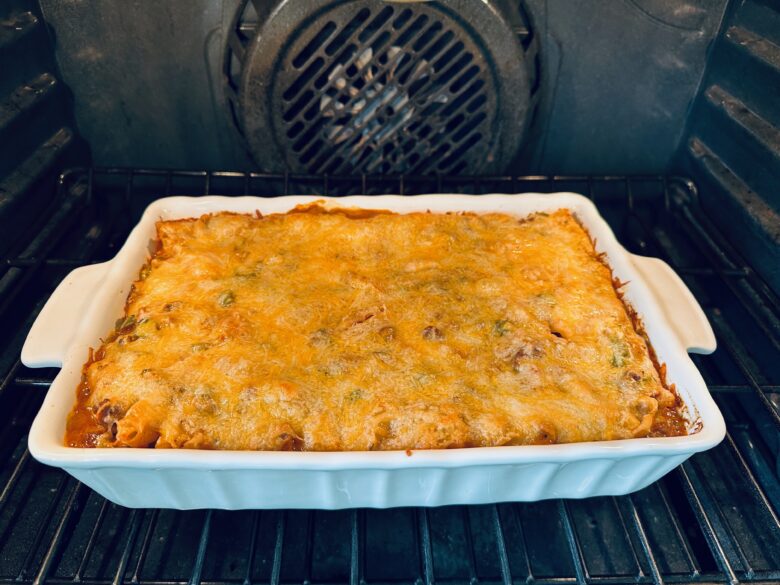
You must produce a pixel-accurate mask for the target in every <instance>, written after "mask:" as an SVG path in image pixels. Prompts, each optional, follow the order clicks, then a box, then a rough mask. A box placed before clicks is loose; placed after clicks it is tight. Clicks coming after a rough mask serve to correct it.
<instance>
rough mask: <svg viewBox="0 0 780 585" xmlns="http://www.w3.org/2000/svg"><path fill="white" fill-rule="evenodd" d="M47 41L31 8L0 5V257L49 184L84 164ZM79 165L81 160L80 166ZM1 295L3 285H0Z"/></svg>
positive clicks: (21, 2) (27, 2) (15, 2)
mask: <svg viewBox="0 0 780 585" xmlns="http://www.w3.org/2000/svg"><path fill="white" fill-rule="evenodd" d="M71 102H72V96H71V95H70V93H69V91H68V90H67V88H66V87H65V85H64V84H63V83H62V81H61V78H60V76H59V72H58V71H57V66H56V63H55V60H54V55H53V50H52V45H51V43H50V36H49V35H48V34H47V27H46V24H45V23H44V21H43V19H42V18H41V14H40V11H39V7H38V5H37V3H36V2H35V1H34V0H9V1H7V2H3V3H2V4H1V5H0V254H4V253H6V252H7V251H8V249H9V247H11V246H13V245H15V243H16V242H17V241H18V239H19V238H20V236H21V234H23V233H24V231H25V230H26V229H27V228H28V226H29V225H30V223H32V222H34V221H35V220H36V219H40V210H41V208H42V207H43V206H45V205H46V204H47V203H48V202H49V200H50V199H51V188H50V185H51V181H52V180H53V178H54V177H56V176H57V174H59V172H60V170H61V169H62V167H63V166H66V165H69V164H73V162H74V161H75V160H78V159H79V155H81V156H82V157H84V155H85V149H84V145H83V143H81V142H80V141H79V140H78V138H77V137H78V133H77V131H76V126H75V122H74V119H73V113H72V103H71ZM82 160H83V158H82ZM0 288H2V283H0Z"/></svg>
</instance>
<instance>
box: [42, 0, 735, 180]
mask: <svg viewBox="0 0 780 585" xmlns="http://www.w3.org/2000/svg"><path fill="white" fill-rule="evenodd" d="M296 1H301V2H303V1H308V0H296ZM40 4H41V7H42V9H43V12H44V15H45V18H46V20H47V22H48V23H49V25H50V26H51V27H52V29H53V31H54V35H55V38H56V55H57V59H58V62H59V64H60V67H61V70H62V72H63V76H64V79H65V81H66V82H67V84H68V85H69V87H70V88H71V89H72V90H73V93H74V94H75V97H76V117H77V119H78V121H79V126H80V128H81V130H82V132H83V134H84V136H85V137H86V138H87V139H88V141H89V142H90V144H91V146H92V154H93V158H94V163H95V164H96V165H122V166H155V167H160V166H164V167H173V168H234V169H244V170H246V169H251V168H254V164H253V163H252V162H251V161H250V159H249V157H248V156H247V155H246V154H245V152H244V150H243V148H242V146H241V144H240V141H239V139H238V136H237V134H236V132H235V130H234V129H233V127H232V123H231V120H230V118H229V115H228V113H227V107H226V104H225V99H224V96H223V91H222V85H221V64H222V63H221V59H222V54H223V46H224V43H225V38H226V31H227V30H228V27H229V25H230V21H231V19H232V18H233V15H234V12H235V10H236V6H237V5H238V2H237V0H222V1H221V2H215V1H211V0H187V1H183V0H180V1H170V0H169V1H164V2H149V1H138V0H136V1H127V2H119V1H117V0H95V1H93V2H74V1H63V0H40ZM725 5H726V0H687V1H673V0H610V1H603V2H602V1H596V0H591V1H590V2H572V1H571V0H528V1H527V8H528V12H529V13H530V15H531V18H532V19H533V21H534V30H533V33H534V34H537V35H539V39H540V41H541V47H540V52H541V55H542V61H541V69H542V71H541V73H542V83H543V92H544V93H543V103H542V106H541V108H540V110H539V116H538V120H537V123H536V126H535V128H534V132H533V133H532V134H531V136H530V138H529V141H528V143H527V147H526V148H525V150H524V153H523V154H522V155H521V157H520V160H519V161H518V163H517V164H515V165H513V166H512V171H513V172H515V173H520V172H556V173H612V172H614V173H618V172H619V173H635V172H645V173H648V172H649V173H653V172H662V171H664V170H665V169H666V168H667V166H668V164H669V161H670V159H671V157H672V155H673V153H674V151H675V149H676V147H677V144H678V142H679V141H680V139H681V136H682V130H683V127H684V124H685V118H686V114H687V112H688V110H689V107H690V104H691V102H692V100H693V98H694V96H695V95H696V91H697V88H698V86H699V83H700V80H701V77H702V74H703V71H704V66H705V62H706V57H707V50H708V47H709V45H710V43H711V41H712V40H713V39H714V38H715V36H716V34H717V32H718V28H719V25H720V22H721V18H722V16H723V12H724V9H725Z"/></svg>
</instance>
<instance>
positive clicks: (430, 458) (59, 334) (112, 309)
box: [22, 193, 725, 509]
mask: <svg viewBox="0 0 780 585" xmlns="http://www.w3.org/2000/svg"><path fill="white" fill-rule="evenodd" d="M317 200H320V201H325V202H326V204H327V205H333V206H341V207H362V208H371V209H375V208H376V209H390V210H393V211H397V212H401V213H404V212H411V211H420V210H431V211H434V212H444V211H472V212H489V211H497V212H502V213H508V214H513V215H517V216H526V215H528V214H529V213H532V212H535V211H545V210H547V211H550V210H555V209H561V208H567V209H570V210H572V211H573V212H574V213H575V214H576V215H577V217H578V218H579V219H580V221H581V222H582V223H583V225H584V226H585V227H586V228H587V230H588V231H589V232H590V234H591V236H592V237H593V238H595V240H596V243H597V248H598V250H599V251H601V252H605V253H606V255H607V259H608V262H609V264H610V266H611V267H612V269H613V271H614V274H615V276H616V277H617V278H619V279H620V280H621V281H622V282H627V283H628V284H627V285H626V287H625V289H624V290H625V296H626V299H627V301H628V302H629V303H630V304H631V305H632V306H633V307H634V308H635V309H636V311H637V312H638V313H639V315H640V317H641V318H642V320H643V322H644V325H645V328H646V331H647V334H648V336H649V338H650V340H651V342H652V345H653V347H654V348H655V350H656V352H657V354H658V358H659V360H660V361H661V362H663V363H665V364H666V365H667V372H668V379H669V381H670V382H673V383H675V384H676V385H677V389H678V392H679V394H680V396H681V397H682V399H683V400H684V402H685V404H686V406H687V409H688V412H689V414H690V419H691V428H694V427H695V428H697V429H698V431H697V432H695V433H693V434H691V435H689V436H686V437H674V438H658V439H655V438H653V439H650V438H645V439H629V440H621V441H609V442H594V443H580V444H569V445H544V446H517V447H493V448H474V449H454V450H435V451H414V452H411V453H410V454H409V453H406V452H395V451H390V452H358V453H352V452H350V453H297V452H284V453H271V452H236V451H185V450H153V449H75V448H70V447H66V446H64V444H63V436H64V433H65V421H66V417H67V415H68V412H69V411H70V410H71V408H72V407H73V404H74V402H75V389H76V386H77V384H78V382H79V378H80V375H81V368H82V364H83V363H84V362H85V360H86V359H87V353H88V350H89V348H90V347H97V346H98V345H99V344H100V342H99V339H100V338H101V337H102V336H105V335H107V333H108V332H109V331H110V330H111V329H112V326H113V324H114V321H115V320H116V319H117V318H118V317H120V316H121V315H122V310H123V306H124V303H125V299H126V297H127V294H128V291H129V288H130V284H131V283H132V281H133V280H134V279H135V278H136V277H137V274H138V270H139V268H140V266H141V265H142V264H143V263H144V261H145V260H146V258H147V255H148V249H149V242H150V240H152V239H153V238H154V237H155V222H156V221H157V220H158V219H161V218H162V219H175V218H183V217H195V216H200V215H201V214H204V213H209V212H217V211H235V212H245V213H251V212H254V211H255V210H259V211H260V212H261V213H263V214H269V213H275V212H285V211H287V210H289V209H291V208H293V207H295V206H296V205H299V204H301V203H308V202H311V201H317ZM714 350H715V337H714V335H713V332H712V329H711V328H710V325H709V323H708V322H707V319H706V317H705V315H704V313H703V312H702V310H701V308H700V307H699V305H698V304H697V302H696V300H695V299H694V297H693V295H692V294H691V293H690V291H688V289H687V288H686V287H685V285H684V284H683V283H682V281H681V280H680V279H679V277H678V276H677V275H676V274H675V273H674V272H673V271H672V269H671V268H670V267H669V266H668V265H667V264H665V263H664V262H662V261H661V260H658V259H654V258H644V257H640V256H634V255H631V254H629V253H628V252H627V251H626V250H625V249H624V248H623V247H622V246H621V245H620V244H619V243H618V242H617V241H616V239H615V236H614V235H613V233H612V231H611V230H610V228H609V226H608V225H607V224H606V222H605V221H604V220H603V219H602V218H601V217H600V215H599V213H598V211H597V210H596V207H595V206H594V205H593V204H592V203H591V202H590V201H589V200H588V199H587V198H585V197H583V196H581V195H575V194H570V193H560V194H549V195H539V194H526V195H481V196H469V195H424V196H416V197H409V196H404V197H400V196H376V197H347V198H341V199H328V198H323V197H306V196H301V197H278V198H257V197H240V198H228V197H197V198H191V197H171V198H166V199H160V200H158V201H156V202H155V203H153V204H152V205H151V206H150V207H149V208H148V209H147V210H146V212H145V213H144V215H143V217H142V218H141V221H140V223H139V224H138V225H137V226H136V227H135V229H134V230H133V231H132V233H131V234H130V236H129V237H128V239H127V242H126V243H125V245H124V246H123V247H122V249H121V250H120V251H119V253H118V254H117V255H116V257H115V258H114V259H113V260H111V261H109V262H105V263H103V264H96V265H92V266H85V267H83V268H78V269H76V270H74V271H73V272H71V273H70V275H68V277H67V278H66V279H65V280H64V281H63V282H62V283H61V284H60V285H59V287H58V288H57V289H56V290H55V291H54V294H52V296H51V298H50V299H49V301H48V303H47V304H46V306H45V307H44V308H43V310H42V311H41V313H40V315H39V316H38V319H37V320H36V322H35V324H34V325H33V327H32V329H31V331H30V333H29V335H28V337H27V341H26V343H25V345H24V348H23V350H22V361H23V362H24V364H25V365H27V366H29V367H52V366H56V367H60V366H61V367H62V370H61V371H60V373H59V374H58V375H57V377H56V378H55V380H54V382H53V383H52V385H51V388H50V389H49V391H48V393H47V395H46V399H45V400H44V402H43V405H42V406H41V410H40V412H39V413H38V415H37V417H36V418H35V421H34V422H33V425H32V429H31V431H30V437H29V447H30V452H31V454H32V455H33V457H35V458H36V459H38V460H39V461H41V462H43V463H46V464H48V465H53V466H55V467H61V468H62V469H64V470H65V471H67V472H68V473H70V474H71V475H73V476H74V477H76V478H77V479H79V480H81V481H82V482H84V483H85V484H87V485H88V486H90V487H91V488H93V489H95V490H96V491H97V492H99V493H100V494H101V495H103V496H105V497H106V498H108V499H109V500H112V501H114V502H116V503H118V504H121V505H124V506H130V507H161V508H179V509H190V508H207V507H208V508H225V509H237V508H328V509H337V508H350V507H362V506H367V507H377V508H385V507H393V506H440V505H447V504H484V503H492V502H502V501H533V500H540V499H545V498H584V497H589V496H598V495H619V494H625V493H628V492H632V491H634V490H638V489H641V488H642V487H644V486H646V485H648V484H650V483H651V482H653V481H655V480H657V479H658V478H660V477H661V476H663V475H664V474H665V473H667V472H669V471H670V470H671V469H673V468H674V467H676V466H677V465H679V464H680V463H682V462H683V461H684V460H686V459H687V458H688V457H690V456H691V455H692V454H694V453H696V452H699V451H704V450H706V449H710V448H711V447H714V446H715V445H717V444H718V443H719V442H720V441H721V440H722V439H723V437H724V434H725V425H724V422H723V418H722V416H721V414H720V412H719V411H718V408H717V406H716V405H715V403H714V401H713V400H712V397H711V396H710V394H709V392H708V390H707V387H706V386H705V384H704V381H703V380H702V377H701V375H700V374H699V372H698V371H697V369H696V368H695V366H694V364H693V362H692V361H691V360H690V358H689V357H688V354H687V352H689V351H690V352H697V353H711V352H712V351H714Z"/></svg>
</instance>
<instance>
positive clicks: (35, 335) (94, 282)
mask: <svg viewBox="0 0 780 585" xmlns="http://www.w3.org/2000/svg"><path fill="white" fill-rule="evenodd" d="M109 265H110V263H109V262H103V263H102V264H91V265H89V266H82V267H81V268H76V270H74V271H72V272H71V273H70V274H68V276H66V277H65V279H64V280H63V281H62V282H61V283H60V284H59V286H57V288H56V289H55V290H54V292H53V293H52V295H51V297H49V300H48V301H46V304H45V305H44V306H43V309H42V310H41V312H40V313H39V314H38V318H37V319H36V320H35V323H33V326H32V328H31V329H30V332H29V333H28V334H27V339H26V340H25V342H24V347H22V363H23V364H24V365H25V366H27V367H29V368H51V367H62V361H63V359H64V358H65V353H66V352H67V350H68V347H69V346H70V344H71V341H72V340H73V336H74V335H75V333H76V330H77V329H78V326H79V324H80V323H81V320H82V318H83V317H84V314H85V313H86V311H87V309H88V308H89V305H90V303H91V302H92V299H93V297H94V293H95V292H96V291H97V289H98V285H99V283H100V282H101V281H102V280H103V278H104V276H105V275H106V272H107V271H108V267H109Z"/></svg>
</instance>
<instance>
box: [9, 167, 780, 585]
mask: <svg viewBox="0 0 780 585" xmlns="http://www.w3.org/2000/svg"><path fill="white" fill-rule="evenodd" d="M529 191H533V192H551V191H576V192H580V193H583V194H585V195H587V196H588V197H590V198H591V199H593V200H594V202H595V203H596V204H597V206H599V208H600V209H601V210H602V212H603V214H604V215H605V217H607V219H608V220H609V221H610V223H611V224H612V226H613V229H615V230H616V232H617V234H618V237H619V239H621V241H623V242H624V243H625V244H627V246H628V247H629V248H630V249H631V250H632V251H634V252H637V253H646V254H648V255H657V256H661V257H663V258H664V259H665V260H666V261H668V262H669V263H670V264H671V265H672V266H673V267H674V268H675V270H677V272H678V273H679V274H681V275H682V277H683V279H684V280H685V281H686V283H687V284H688V285H689V286H690V288H691V290H692V291H693V292H694V294H695V295H696V296H697V297H698V298H699V300H700V301H701V302H702V304H703V306H704V307H705V310H706V311H707V314H708V316H709V317H710V319H711V322H712V324H713V327H714V329H715V331H716V335H717V337H718V342H719V350H718V352H717V353H716V354H715V355H714V356H712V357H697V358H696V361H697V365H698V366H699V367H700V369H701V370H702V373H703V375H704V376H705V379H706V380H707V382H708V386H709V388H710V391H711V392H712V393H713V394H715V395H716V399H717V400H718V402H719V404H720V406H721V408H722V409H723V411H724V415H725V416H726V419H727V423H728V428H729V432H728V435H727V438H726V440H725V441H724V443H723V444H722V445H721V446H720V447H718V448H717V449H716V450H715V451H713V452H712V453H710V454H704V455H699V456H696V457H694V458H693V459H691V460H690V461H688V462H686V463H685V464H684V465H682V466H681V467H679V468H678V469H676V470H675V471H673V472H672V473H671V474H670V475H669V476H667V478H665V479H664V480H662V481H660V482H658V483H656V484H654V485H652V486H650V487H649V488H647V489H646V490H643V491H642V492H638V493H637V494H633V495H630V496H623V497H617V498H598V499H594V500H585V501H581V502H578V501H554V502H546V503H538V504H499V505H493V506H479V507H456V508H446V509H431V510H428V509H414V510H401V511H373V510H350V511H342V512H327V513H325V512H301V511H272V512H267V511H252V512H244V513H235V512H234V513H230V512H221V511H201V512H172V511H163V510H125V509H122V508H119V507H117V506H115V505H113V504H110V503H109V502H107V501H105V500H103V499H102V498H100V497H99V496H96V495H95V494H94V493H92V492H91V491H90V490H89V489H87V488H85V487H83V486H82V485H81V484H79V483H78V482H76V481H75V480H73V479H72V478H70V477H69V476H67V475H65V474H63V473H62V472H60V471H59V470H52V469H49V468H45V467H43V466H40V465H39V464H37V463H36V462H34V461H33V460H32V459H31V458H30V456H29V452H28V451H27V450H26V441H25V435H26V430H27V428H29V423H30V421H31V419H32V416H33V415H34V413H35V411H36V410H37V407H38V405H39V404H40V400H41V398H42V395H43V393H44V392H45V389H46V388H47V387H48V385H49V384H50V382H51V380H52V379H53V376H54V375H55V374H56V371H54V370H52V371H44V372H43V373H41V372H40V371H35V372H33V371H30V370H27V369H26V368H24V367H23V366H22V365H21V364H20V362H19V360H18V354H19V348H20V345H21V342H22V341H23V338H24V335H25V334H26V331H27V329H28V328H29V326H30V324H31V323H32V321H33V320H34V318H35V316H36V315H37V312H38V311H40V309H41V307H42V306H43V303H44V302H45V300H46V298H47V297H48V294H49V293H50V292H51V290H52V289H53V287H54V286H55V285H56V284H57V282H58V280H59V279H61V278H62V277H63V276H64V275H65V274H66V273H67V272H68V271H69V270H71V269H73V268H74V267H76V266H79V265H83V264H87V263H90V262H97V261H102V260H105V259H107V258H110V257H111V256H113V254H114V253H115V251H116V249H117V247H118V246H120V245H121V244H122V242H123V241H124V238H125V237H126V235H127V231H128V229H129V228H130V227H132V225H133V224H134V222H135V220H136V219H137V217H138V215H139V214H140V212H141V211H142V209H143V207H144V206H145V205H146V204H148V203H149V202H150V201H151V200H153V199H154V198H156V197H160V196H168V195H177V194H187V195H204V194H217V193H219V194H228V195H244V194H252V195H266V196H272V195H283V194H296V193H307V194H311V193H314V194H322V195H343V194H349V193H356V192H361V193H367V194H379V193H399V194H409V195H412V194H416V193H423V192H453V193H456V192H457V193H464V192H468V193H488V192H503V193H521V192H529ZM705 196H706V194H700V193H699V192H698V191H697V188H696V185H694V184H693V183H692V182H691V181H689V180H688V179H686V178H684V177H666V176H632V177H618V176H582V177H580V176H578V177H561V176H498V177H429V176H428V177H414V176H403V177H375V176H350V177H341V176H310V175H292V174H278V175H269V174H260V173H240V172H221V171H217V172H207V171H168V170H155V169H114V168H112V169H98V168H95V169H70V170H67V171H65V172H64V173H62V175H61V176H60V177H59V180H58V181H57V184H56V185H55V186H53V189H52V199H51V204H50V207H49V208H48V209H46V210H43V211H42V213H41V214H40V220H39V224H38V225H37V226H36V227H35V229H34V230H32V231H31V232H30V237H29V239H28V241H25V242H21V243H20V244H19V246H18V247H17V248H16V249H14V250H13V251H12V253H11V254H9V255H7V257H6V258H4V259H3V265H2V266H0V270H2V275H1V276H0V320H1V321H2V323H3V325H4V327H3V334H2V335H3V338H4V346H3V349H2V350H1V352H0V423H1V424H0V457H2V458H1V459H0V461H1V462H2V463H0V585H11V584H19V583H21V584H30V585H32V584H35V585H37V584H40V583H44V582H48V583H55V584H62V585H65V584H74V583H86V584H88V585H103V584H105V585H108V584H109V583H111V584H112V585H113V584H117V585H119V584H121V583H129V584H131V585H174V584H182V585H183V584H184V583H187V584H189V585H199V584H203V585H212V584H214V585H216V583H235V584H237V585H238V584H241V585H250V584H252V583H260V582H262V583H266V582H267V583H271V584H279V583H293V582H296V583H305V584H314V583H335V582H349V583H350V584H351V585H352V584H354V585H359V584H364V583H365V584H368V583H394V582H411V583H416V584H420V585H422V584H423V583H424V584H425V585H429V584H430V585H432V584H433V583H436V582H439V583H469V584H470V585H477V584H478V583H490V584H492V583H502V584H504V585H511V584H514V583H522V582H525V583H540V584H568V583H594V584H596V583H597V584H601V583H603V584H619V583H665V582H666V583H710V582H713V583H723V582H727V583H742V582H751V583H775V582H778V581H780V520H778V508H779V507H780V482H779V481H778V443H779V442H780V439H778V437H780V416H778V405H780V375H778V370H777V365H778V362H779V361H780V360H778V359H777V358H778V357H780V303H778V297H777V294H776V293H775V292H774V291H772V290H771V289H770V288H769V287H768V286H767V285H766V284H765V283H764V282H763V280H762V279H761V277H760V272H759V271H758V270H756V267H755V266H753V265H751V264H750V263H749V262H748V261H747V260H746V259H745V258H743V257H742V256H741V255H740V254H739V252H738V251H737V250H736V248H735V247H734V246H733V245H732V244H731V243H729V242H728V241H727V240H726V239H725V238H724V237H723V236H722V235H721V233H720V232H719V230H718V229H717V227H716V226H715V225H714V224H713V223H712V222H711V221H710V220H709V219H708V217H707V214H706V211H705V209H704V206H703V204H702V200H703V199H705ZM759 346H760V351H758V348H759ZM773 364H774V365H773ZM232 523H236V526H239V528H235V534H233V531H232V527H231V524H232ZM177 526H178V527H179V528H176V527H177ZM181 526H186V530H185V529H182V528H181ZM607 527H609V529H607ZM540 530H541V531H542V532H545V531H547V532H548V533H549V534H548V536H549V538H548V539H540V537H539V536H538V532H539V531H540ZM388 531H392V533H390V532H388ZM228 534H229V535H230V538H227V536H226V535H228ZM382 539H384V541H383V540H382ZM545 540H546V542H542V541H545ZM328 542H330V543H331V544H329V545H326V543H328ZM383 543H384V545H383ZM388 547H391V548H392V547H396V548H398V549H399V550H404V551H407V553H408V554H407V555H406V556H404V557H403V559H402V558H401V557H399V558H398V559H396V560H395V564H394V563H393V562H391V561H392V558H389V557H388V558H385V557H387V550H388ZM328 550H329V551H330V556H328V555H326V554H325V553H324V552H323V551H328ZM166 551H168V552H166ZM443 551H444V552H443ZM447 552H449V556H448V555H447V554H445V553H447ZM166 554H167V555H168V556H169V557H170V558H169V559H168V560H169V561H170V562H168V564H166V563H165V562H163V561H161V560H160V559H161V558H163V557H164V556H165V555H166ZM383 554H384V555H385V556H384V557H383V556H382V555H383ZM222 557H226V558H230V559H232V560H231V561H230V563H228V564H227V565H225V566H223V565H221V564H220V563H219V561H218V559H219V558H222ZM328 559H330V560H328ZM333 559H337V560H338V563H336V562H335V561H334V560H333ZM388 559H389V560H388ZM454 559H455V560H457V561H458V562H455V560H454ZM486 559H489V560H486ZM231 563H232V564H233V565H235V566H233V565H231ZM334 563H335V564H337V565H338V567H336V568H334V567H332V566H331V565H334ZM455 565H457V567H456V568H453V567H454V566H455ZM456 569H457V570H456ZM329 571H330V572H329Z"/></svg>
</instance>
